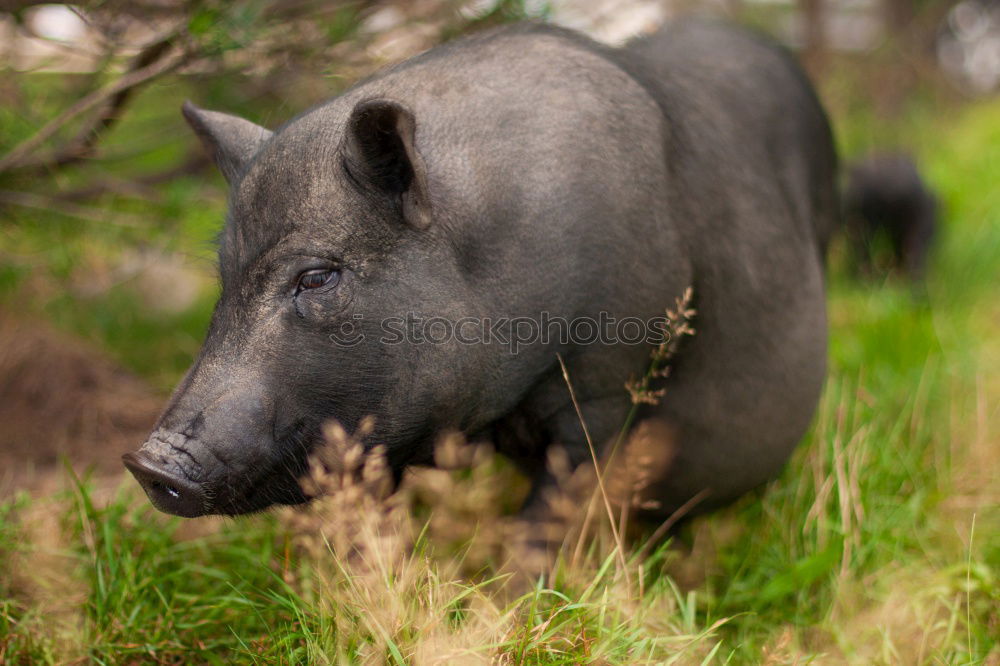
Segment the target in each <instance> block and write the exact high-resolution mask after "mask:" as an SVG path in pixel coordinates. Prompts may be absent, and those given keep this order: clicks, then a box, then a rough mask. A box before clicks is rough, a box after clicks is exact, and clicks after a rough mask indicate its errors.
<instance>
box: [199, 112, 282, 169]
mask: <svg viewBox="0 0 1000 666" xmlns="http://www.w3.org/2000/svg"><path fill="white" fill-rule="evenodd" d="M181 111H182V112H183V113H184V118H185V119H186V120H187V121H188V125H190V126H191V129H193V130H194V133H195V134H197V135H198V138H199V139H201V142H202V143H203V144H204V145H205V148H207V149H208V152H209V153H211V155H212V159H213V160H215V164H216V165H217V166H218V167H219V170H220V171H221V172H222V175H223V176H225V177H226V180H227V181H229V184H230V185H231V184H233V182H234V181H235V180H236V179H237V178H239V176H240V174H241V173H243V170H244V169H246V167H247V165H248V164H249V163H250V160H251V159H253V156H254V155H256V154H257V151H258V150H260V147H261V145H263V143H264V142H265V141H267V140H268V139H269V138H270V137H271V132H270V131H268V130H267V129H265V128H263V127H261V126H260V125H255V124H253V123H252V122H250V121H249V120H244V119H243V118H238V117H236V116H231V115H229V114H228V113H219V112H218V111H206V110H205V109H199V108H198V107H197V106H195V105H194V104H192V103H191V102H184V106H182V107H181Z"/></svg>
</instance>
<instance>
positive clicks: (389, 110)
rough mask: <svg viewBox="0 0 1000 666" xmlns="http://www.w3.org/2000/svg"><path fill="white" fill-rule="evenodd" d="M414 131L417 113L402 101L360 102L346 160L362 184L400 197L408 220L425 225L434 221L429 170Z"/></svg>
mask: <svg viewBox="0 0 1000 666" xmlns="http://www.w3.org/2000/svg"><path fill="white" fill-rule="evenodd" d="M415 135H416V121H415V120H414V118H413V113H412V112H411V111H410V110H409V109H407V108H406V107H405V106H403V105H402V104H400V103H399V102H394V101H392V100H387V99H372V100H367V101H364V102H359V103H358V105H357V106H355V107H354V111H353V112H352V113H351V117H350V119H349V120H348V121H347V133H346V135H345V137H344V142H345V143H344V166H345V167H346V169H347V171H348V173H349V174H350V176H351V178H352V179H353V180H354V181H356V182H357V183H359V184H360V185H361V186H362V187H365V188H372V189H375V190H376V191H378V192H380V193H382V194H385V195H388V196H389V197H391V198H392V199H393V200H394V201H395V202H397V203H398V205H399V206H400V209H401V210H402V213H403V217H404V218H405V219H406V221H407V223H409V224H411V225H412V226H414V227H416V228H418V229H425V228H427V227H428V226H429V225H430V222H431V209H430V202H429V198H428V193H427V170H426V168H425V167H424V161H423V159H421V157H420V154H419V153H418V152H417V149H416V146H415Z"/></svg>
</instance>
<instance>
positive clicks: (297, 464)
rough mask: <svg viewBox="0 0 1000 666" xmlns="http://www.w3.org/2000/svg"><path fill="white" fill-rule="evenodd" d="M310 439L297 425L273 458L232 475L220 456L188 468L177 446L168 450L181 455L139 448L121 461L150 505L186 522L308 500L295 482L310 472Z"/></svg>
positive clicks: (183, 451) (188, 459)
mask: <svg viewBox="0 0 1000 666" xmlns="http://www.w3.org/2000/svg"><path fill="white" fill-rule="evenodd" d="M156 437H157V435H156V434H154V440H151V441H155V438H156ZM309 439H311V438H306V437H305V428H303V427H301V426H300V427H296V428H295V429H294V431H293V433H291V435H290V436H288V437H286V438H283V441H282V442H281V443H280V444H278V445H277V446H276V447H275V448H276V449H277V450H278V451H280V452H281V454H280V455H279V456H278V457H277V458H276V459H271V460H266V461H257V462H256V464H250V465H247V466H246V467H245V468H244V469H243V470H242V471H235V470H234V469H233V468H232V467H231V466H230V465H229V464H227V463H225V462H224V461H223V460H221V459H219V458H218V456H215V458H216V461H215V464H214V465H212V466H208V465H204V464H194V465H192V464H191V461H193V460H195V457H194V456H193V455H192V454H191V453H190V452H189V451H187V450H186V449H183V448H180V447H177V446H172V447H171V448H172V449H173V450H174V451H180V454H179V455H178V454H174V455H163V454H157V453H154V452H152V451H151V450H150V448H149V447H147V446H143V447H142V448H141V449H140V450H138V451H135V452H132V453H126V454H125V455H124V456H122V462H123V463H124V464H125V467H126V468H127V469H128V470H129V472H131V473H132V475H133V476H134V477H135V478H136V480H137V481H138V482H139V484H140V485H141V486H142V489H143V490H144V491H145V492H146V495H147V496H148V497H149V500H150V502H152V504H153V506H155V507H156V508H157V509H159V510H160V511H163V512H164V513H169V514H173V515H176V516H182V517H185V518H194V517H197V516H205V515H210V514H218V515H227V516H235V515H241V514H248V513H256V512H259V511H263V510H264V509H267V508H268V507H270V506H273V505H275V504H301V503H303V502H307V501H308V500H309V499H310V498H309V497H308V496H307V495H306V494H305V493H304V492H303V490H302V487H301V485H300V483H299V480H300V479H301V478H302V476H303V475H304V474H305V473H306V471H307V469H308V453H309V451H310V450H311V445H307V444H306V442H307V441H309ZM185 463H186V464H185Z"/></svg>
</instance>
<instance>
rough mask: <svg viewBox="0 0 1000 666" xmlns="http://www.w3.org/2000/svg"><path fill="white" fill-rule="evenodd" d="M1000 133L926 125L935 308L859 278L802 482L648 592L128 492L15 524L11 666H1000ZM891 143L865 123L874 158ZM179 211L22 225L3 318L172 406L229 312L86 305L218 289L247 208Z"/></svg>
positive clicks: (10, 536) (4, 624)
mask: <svg viewBox="0 0 1000 666" xmlns="http://www.w3.org/2000/svg"><path fill="white" fill-rule="evenodd" d="M998 118H1000V103H997V102H992V103H981V104H979V105H974V106H970V107H967V108H966V109H965V110H964V111H963V112H962V113H961V114H960V115H959V116H957V117H956V118H955V119H954V120H953V121H949V122H947V123H945V122H942V121H940V120H936V119H933V118H931V117H929V116H928V115H927V114H923V115H918V116H917V117H916V119H915V120H914V119H911V120H909V121H907V122H909V123H911V126H910V129H909V131H911V132H912V133H913V136H919V140H915V142H914V145H916V146H917V148H918V152H919V154H920V157H921V158H922V163H923V165H924V166H925V169H926V172H927V174H928V178H929V180H930V181H931V182H932V183H933V185H934V187H935V188H936V189H937V191H938V192H939V193H940V195H941V197H942V199H943V201H944V204H945V210H946V211H947V212H946V218H945V222H944V229H943V231H942V234H941V237H940V243H939V246H938V248H937V251H936V255H935V256H934V260H933V265H932V270H931V279H930V283H929V285H928V289H927V294H926V297H915V296H914V294H913V293H912V292H911V290H910V289H909V288H907V287H906V286H905V285H902V284H900V283H898V282H897V281H895V280H886V281H885V282H884V283H881V284H875V285H870V284H864V285H863V284H858V283H856V282H854V281H853V280H851V279H850V278H849V277H847V276H845V275H843V274H842V272H841V271H840V269H839V262H838V261H837V256H836V252H835V256H834V262H833V266H834V271H833V274H832V276H831V281H830V282H831V284H830V315H831V323H832V335H831V350H830V376H829V380H828V383H827V388H826V391H825V394H824V397H823V401H822V405H821V408H820V412H819V414H818V416H817V419H816V424H815V426H814V427H813V428H812V430H811V432H810V434H809V436H808V437H807V439H806V440H805V441H804V442H803V444H802V446H801V447H800V449H799V450H798V451H797V453H796V454H795V456H794V458H793V460H792V462H791V464H790V465H789V466H788V468H787V469H786V470H785V472H784V473H783V474H782V476H781V477H780V478H779V479H778V480H776V481H775V482H773V483H771V484H770V485H769V486H768V487H767V488H766V489H763V490H761V491H760V492H758V493H754V494H753V495H752V496H749V497H747V498H745V499H743V500H741V501H740V502H739V503H738V504H737V505H736V506H734V507H731V508H728V509H726V510H724V511H721V512H718V513H716V514H714V515H712V516H709V517H706V518H702V519H699V520H697V521H695V522H694V524H693V525H691V526H690V527H689V528H687V529H686V530H685V531H684V532H683V533H682V534H681V535H680V536H679V537H678V539H677V543H676V544H674V545H673V546H672V547H659V548H658V549H656V550H655V552H654V554H653V555H652V556H650V557H649V558H647V559H645V560H643V561H639V560H637V559H635V558H633V557H631V555H632V552H631V551H630V552H629V553H626V554H625V555H626V557H627V558H628V564H629V566H628V568H627V569H623V568H622V567H621V566H620V563H619V562H620V560H619V559H618V558H617V557H616V553H615V552H614V550H613V548H612V547H611V546H608V545H606V543H607V541H606V538H602V539H599V540H598V541H597V542H595V544H593V546H592V547H591V549H590V551H589V552H588V553H587V555H586V556H585V557H584V558H583V561H582V562H578V563H577V566H576V567H573V568H570V567H564V568H563V569H561V570H560V571H559V572H557V574H556V576H555V577H554V579H553V581H552V582H551V584H550V585H537V586H534V587H530V586H529V587H528V588H526V589H520V590H517V589H516V588H514V587H513V586H509V587H508V588H507V589H506V590H505V589H504V587H503V585H502V581H503V579H504V576H505V574H504V573H503V572H502V571H497V570H495V569H494V568H492V567H491V566H490V556H489V554H488V553H487V554H486V555H482V554H477V552H478V551H477V550H476V548H477V547H476V545H475V544H476V543H477V541H482V540H483V539H490V538H495V535H493V536H491V534H490V533H491V531H493V530H496V529H499V528H497V527H496V524H495V523H496V521H495V520H494V522H493V523H492V524H486V523H484V525H483V526H481V527H480V528H479V533H478V535H477V536H475V537H473V538H472V539H471V543H465V542H463V543H460V544H459V547H458V548H457V549H456V548H454V546H453V545H452V546H447V547H446V546H442V545H441V544H440V543H438V541H437V540H436V539H437V537H436V533H435V529H434V528H433V520H434V517H435V515H437V514H435V513H434V511H438V512H439V513H446V512H447V508H446V507H442V508H440V509H434V511H431V513H430V514H429V515H430V516H431V518H428V519H427V520H428V521H429V522H428V523H427V525H424V518H422V519H421V520H419V521H417V522H416V523H415V524H411V523H410V522H408V521H409V519H408V518H406V517H405V516H409V515H410V514H409V513H405V516H401V515H399V514H398V512H392V511H390V512H389V514H388V515H389V516H390V518H388V519H387V520H388V521H389V526H390V527H391V528H392V529H389V530H388V531H384V530H383V528H384V527H385V525H382V523H381V522H380V520H381V519H379V520H375V519H372V518H370V516H371V515H374V514H376V513H378V512H375V511H374V510H369V511H366V510H365V509H366V508H367V509H372V508H373V507H371V506H368V505H367V504H365V502H364V501H361V502H360V504H359V505H358V506H356V507H355V508H356V509H359V510H357V511H354V510H351V511H345V510H344V507H343V506H341V505H329V506H326V507H323V506H320V507H317V508H316V509H315V512H316V513H315V516H316V517H315V518H314V519H313V522H312V523H308V522H307V523H306V524H305V526H303V525H298V526H297V525H296V524H294V523H293V522H290V519H289V517H288V516H287V515H285V514H280V515H274V514H272V515H264V516H256V517H249V518H243V519H239V520H232V521H194V522H182V521H179V520H177V519H170V518H167V517H164V516H162V515H160V514H157V513H156V512H155V511H153V510H152V509H151V508H150V507H149V506H148V504H147V503H146V502H145V501H144V500H143V499H142V498H140V497H139V495H138V493H137V492H135V489H134V486H133V484H131V483H129V482H128V481H125V482H123V485H122V487H121V488H119V489H117V490H114V491H113V492H111V493H110V494H109V492H108V490H107V489H106V488H101V487H98V485H95V484H92V483H90V482H83V483H79V484H73V485H72V486H71V489H70V490H69V491H67V492H66V493H64V494H62V495H56V496H51V497H39V498H28V497H20V498H17V499H16V500H11V501H9V502H7V503H4V504H0V663H12V664H14V663H66V662H69V661H75V660H84V661H90V662H93V663H107V664H117V663H140V662H142V663H145V662H147V661H155V662H159V663H232V662H245V663H355V662H365V663H407V664H409V663H463V662H462V660H463V659H464V660H466V662H465V663H468V661H470V660H474V659H476V658H481V659H486V660H489V659H500V660H502V663H540V664H576V663H607V664H614V663H619V664H631V663H640V662H645V661H650V662H662V663H683V664H688V663H695V664H698V663H709V664H712V663H734V664H736V663H771V664H779V663H808V662H814V663H843V662H850V663H857V664H870V663H887V664H888V663H893V664H894V663H904V664H910V663H928V664H931V663H934V664H937V663H947V664H979V663H989V664H996V663H997V660H998V659H1000V646H998V645H1000V510H998V506H997V501H998V496H997V479H998V465H997V458H998V455H997V445H998V440H997V436H996V432H997V430H996V416H997V415H996V405H997V398H998V395H1000V391H998V389H1000V386H998V383H997V377H1000V338H998V336H997V334H996V330H995V327H996V324H997V322H998V321H1000V298H998V297H1000V292H998V285H1000V279H998V278H1000V275H998V270H1000V188H997V187H996V183H997V181H998V178H1000V122H998ZM851 122H854V123H856V124H854V125H852V124H850V123H851ZM878 122H879V121H877V120H873V119H870V118H865V119H863V120H856V119H855V120H851V121H850V122H848V121H843V123H842V124H844V125H846V128H847V129H845V135H846V136H847V138H845V139H844V141H845V144H846V145H847V146H848V148H849V149H857V148H858V146H860V145H862V144H864V143H865V142H864V141H863V140H862V139H861V138H858V137H865V136H868V135H869V134H872V133H873V132H874V130H873V129H872V128H873V126H874V125H877V123H878ZM859 127H860V129H859ZM122 131H123V132H125V133H126V134H127V132H128V131H130V130H129V128H127V127H124V128H122ZM171 188H173V189H172V190H171V191H170V193H169V194H168V203H167V204H165V205H164V207H153V206H151V205H149V204H137V203H135V202H129V201H121V200H118V199H117V198H114V197H112V198H111V199H109V200H107V201H105V202H103V203H102V205H106V206H107V207H108V208H109V209H110V210H112V211H115V210H123V211H127V212H130V213H132V214H150V215H155V218H154V219H153V221H152V222H151V228H152V231H151V232H148V233H149V234H151V235H149V236H146V237H143V238H139V237H138V235H141V234H146V233H147V230H142V231H137V230H134V229H129V228H125V227H118V226H115V225H113V224H112V225H93V224H90V223H86V222H80V221H78V220H72V219H69V218H64V217H60V216H56V215H49V214H43V213H32V212H23V213H18V215H16V216H15V217H14V218H13V219H10V220H8V221H7V222H5V223H4V225H3V227H2V232H0V233H2V234H3V238H4V239H5V244H4V254H5V255H9V256H12V257H15V258H17V259H18V260H17V261H13V262H10V263H7V264H6V265H5V267H4V269H3V272H2V273H0V289H2V291H0V298H2V299H3V302H4V304H5V305H6V306H7V307H17V308H19V310H27V311H29V312H34V313H35V314H36V315H37V316H41V317H45V318H46V319H48V320H50V321H53V322H55V323H56V325H58V326H59V327H61V328H64V329H66V330H69V331H71V332H73V333H76V334H78V335H82V336H84V337H87V338H89V339H90V340H92V341H93V342H95V343H96V344H98V345H100V346H102V347H103V348H105V349H107V350H109V351H110V352H111V353H112V354H114V355H115V356H116V357H117V358H119V359H120V360H121V361H122V362H124V363H125V364H126V365H128V366H129V367H131V368H132V369H133V370H135V371H136V372H138V373H140V374H142V375H144V376H145V377H147V378H149V379H151V380H152V381H153V382H154V383H155V384H156V385H157V386H160V387H161V388H163V389H167V388H169V386H170V384H171V383H172V382H173V381H175V380H176V378H177V377H178V375H179V373H180V372H182V371H183V369H184V367H185V366H186V364H187V363H188V362H189V361H190V359H191V357H192V356H193V354H194V353H195V352H196V351H197V346H198V343H199V340H200V336H201V333H202V331H203V329H204V327H205V324H206V320H207V315H208V312H209V308H210V304H211V301H212V298H213V291H212V288H211V287H210V286H206V287H205V288H204V290H203V294H202V296H200V297H199V298H198V299H196V301H195V302H194V303H192V304H191V305H190V306H189V307H187V308H186V309H184V310H182V311H180V312H175V313H173V314H169V315H165V314H155V313H154V312H152V311H150V310H148V309H147V308H145V307H143V302H142V300H141V298H140V296H139V295H138V292H137V291H136V290H135V288H134V287H135V285H134V284H131V283H128V282H126V283H123V284H120V285H117V286H113V287H111V288H109V289H108V290H106V291H103V292H101V293H97V294H93V295H89V296H86V297H83V296H80V295H79V293H78V292H77V291H76V290H74V281H76V280H79V279H80V275H81V273H80V270H81V266H85V267H87V266H89V267H97V268H93V270H97V269H98V268H100V267H102V266H104V265H113V264H114V263H115V261H116V259H117V258H118V257H119V254H120V252H121V248H122V247H125V246H133V245H135V244H136V243H154V242H155V243H159V247H160V248H166V249H167V250H169V251H171V252H180V253H183V254H185V256H191V257H192V261H193V262H194V263H195V265H196V266H202V268H198V270H201V271H202V272H203V273H205V274H209V273H210V269H209V268H208V267H207V266H208V262H209V260H210V248H209V247H208V243H207V241H208V239H209V238H210V236H211V233H212V232H213V228H214V226H215V224H216V221H217V220H218V219H219V215H220V214H221V213H220V211H221V206H222V198H221V196H220V195H219V193H218V192H217V191H215V190H214V189H213V187H205V186H203V185H201V184H199V183H197V182H193V181H190V180H188V181H181V182H179V183H175V184H173V185H171ZM171 202H172V203H171ZM202 202H205V204H204V205H202ZM130 206H131V208H129V207H130ZM143 206H145V207H143ZM199 262H201V263H199ZM508 472H509V471H508ZM493 474H507V472H505V471H504V470H500V471H499V472H498V471H496V470H495V469H494V468H493V467H492V466H490V465H487V466H486V467H484V468H482V469H477V470H474V471H473V472H472V473H471V474H468V475H464V476H463V475H454V476H447V475H446V476H445V477H440V478H439V477H435V478H436V479H437V481H436V482H437V483H445V484H452V485H447V487H446V489H445V490H446V492H444V493H443V495H445V496H448V495H453V496H454V497H460V498H464V497H467V496H468V497H471V496H472V495H473V494H476V493H480V494H481V493H483V492H486V491H485V490H484V488H489V487H490V486H491V484H489V483H484V480H487V481H488V480H489V479H490V478H491V475H493ZM442 479H444V480H442ZM498 483H499V482H495V483H493V484H492V486H497V485H498ZM491 492H496V491H495V490H491ZM462 493H467V495H466V494H462ZM487 499H489V498H487ZM493 499H496V498H495V497H494V498H493ZM478 501H480V502H482V503H484V504H488V501H486V500H483V499H482V498H480V500H478ZM427 511H428V509H427V507H426V506H425V507H424V508H423V511H422V512H421V513H420V515H421V516H424V517H425V518H426V517H427V516H428V513H427ZM324 512H325V513H324ZM382 513H384V512H382ZM345 515H346V516H348V517H349V519H350V520H349V521H348V522H346V523H345V522H344V521H345ZM380 515H381V514H380ZM366 516H367V517H368V518H366ZM439 517H440V516H439ZM494 518H495V517H494ZM372 520H374V521H375V522H374V523H372V522H371V521H372ZM192 525H193V527H192ZM380 525H381V527H380ZM401 525H403V526H406V525H408V526H409V527H408V528H406V529H413V530H415V531H416V533H415V535H412V538H411V537H407V536H406V534H408V533H407V531H406V529H403V528H402V527H400V526H401ZM310 526H311V527H310ZM341 528H342V529H341ZM338 529H340V530H341V531H337V530H338ZM353 529H358V530H362V531H363V530H368V529H370V530H373V531H375V532H379V530H383V531H382V532H379V534H381V536H382V537H383V540H382V541H379V542H378V543H380V544H382V545H383V546H385V547H384V548H382V550H381V551H378V552H374V553H372V552H369V554H368V555H367V556H365V557H361V559H360V560H359V559H358V557H357V556H356V555H354V556H352V555H351V554H350V553H349V552H345V551H344V550H343V549H336V548H335V549H334V550H335V551H336V552H335V554H331V553H329V552H328V549H327V548H326V545H327V544H326V543H325V542H323V541H322V537H324V536H325V537H326V538H328V539H329V540H330V541H331V542H332V541H336V540H337V539H338V538H340V537H339V536H338V535H340V534H341V533H342V531H343V530H353ZM468 533H469V535H472V534H473V533H474V530H473V529H472V528H471V527H470V528H468ZM45 535H48V536H47V537H46V536H45ZM387 535H388V536H387ZM43 537H44V538H43ZM359 538H360V542H361V544H362V545H365V544H368V545H370V544H371V543H373V542H374V541H373V539H374V537H373V535H372V534H370V533H367V532H366V533H365V534H364V535H362V536H361V537H359ZM385 538H389V541H385ZM392 539H397V540H402V542H397V541H392ZM411 542H412V543H413V544H415V545H414V546H413V548H412V550H411V549H409V544H410V543H411ZM386 544H388V545H386ZM355 545H357V544H355ZM487 550H488V549H487ZM435 660H437V661H435ZM473 663H475V662H474V661H473Z"/></svg>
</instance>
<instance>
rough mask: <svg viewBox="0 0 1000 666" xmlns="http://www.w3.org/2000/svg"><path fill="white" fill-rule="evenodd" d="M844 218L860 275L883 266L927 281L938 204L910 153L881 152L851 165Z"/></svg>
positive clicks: (854, 260) (868, 273)
mask: <svg viewBox="0 0 1000 666" xmlns="http://www.w3.org/2000/svg"><path fill="white" fill-rule="evenodd" d="M844 217H845V221H846V228H847V236H848V242H849V243H850V247H851V254H852V261H853V262H854V265H855V267H856V269H857V271H858V272H859V273H861V274H862V275H866V276H871V275H874V274H875V273H876V272H877V271H878V269H880V268H881V267H882V266H883V265H884V266H885V267H886V268H888V269H889V270H902V271H904V272H905V274H906V275H907V276H908V277H909V278H910V279H911V280H914V281H919V280H921V279H923V277H924V274H925V272H926V270H927V256H928V253H929V251H930V248H931V242H932V241H933V239H934V235H935V233H936V230H937V224H938V222H937V217H938V202H937V198H936V197H935V196H934V194H933V193H932V192H931V190H930V188H929V187H928V186H927V184H926V183H925V182H924V179H923V178H922V177H921V176H920V172H919V171H918V170H917V165H916V163H915V162H914V160H913V158H912V157H910V156H909V155H906V154H902V153H878V154H873V155H871V156H869V157H866V158H865V159H863V160H861V161H859V162H857V163H855V164H854V165H852V166H851V168H850V170H849V172H848V182H847V189H846V190H845V192H844ZM884 256H887V259H886V260H884V261H883V259H882V258H883V257H884Z"/></svg>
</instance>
